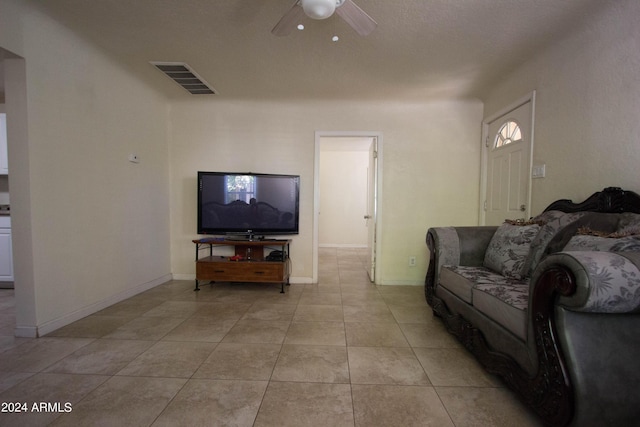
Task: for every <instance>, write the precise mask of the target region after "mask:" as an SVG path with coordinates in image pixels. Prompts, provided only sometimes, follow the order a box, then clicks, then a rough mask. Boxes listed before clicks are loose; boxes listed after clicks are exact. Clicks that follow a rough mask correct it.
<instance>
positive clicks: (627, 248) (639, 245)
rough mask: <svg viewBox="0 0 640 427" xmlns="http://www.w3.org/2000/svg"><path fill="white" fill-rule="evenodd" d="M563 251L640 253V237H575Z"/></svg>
mask: <svg viewBox="0 0 640 427" xmlns="http://www.w3.org/2000/svg"><path fill="white" fill-rule="evenodd" d="M563 251H606V252H640V235H633V236H622V237H605V236H592V235H582V234H578V235H575V236H573V237H572V238H571V240H569V243H567V245H566V246H565V247H564V250H563Z"/></svg>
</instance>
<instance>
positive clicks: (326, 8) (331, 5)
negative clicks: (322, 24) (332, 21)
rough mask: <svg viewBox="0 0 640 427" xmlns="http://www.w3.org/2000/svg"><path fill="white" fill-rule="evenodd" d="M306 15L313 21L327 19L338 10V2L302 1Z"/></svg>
mask: <svg viewBox="0 0 640 427" xmlns="http://www.w3.org/2000/svg"><path fill="white" fill-rule="evenodd" d="M301 4H302V9H303V10H304V13H305V14H306V15H307V16H308V17H309V18H313V19H327V18H328V17H330V16H331V15H333V12H335V10H336V0H302V1H301Z"/></svg>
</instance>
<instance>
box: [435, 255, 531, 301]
mask: <svg viewBox="0 0 640 427" xmlns="http://www.w3.org/2000/svg"><path fill="white" fill-rule="evenodd" d="M523 283H524V284H525V285H526V282H523V281H521V280H517V279H513V278H510V277H505V276H503V275H501V274H498V273H496V272H494V271H491V270H489V269H488V268H486V267H469V266H463V265H445V266H443V267H442V270H441V276H440V283H439V286H442V287H443V288H445V289H447V290H448V291H449V292H451V293H453V294H455V295H456V296H457V297H458V298H460V299H462V300H464V301H466V302H467V303H469V304H472V303H473V294H472V288H473V287H476V286H478V285H486V286H492V285H496V284H497V285H504V286H507V287H508V286H516V285H521V284H523Z"/></svg>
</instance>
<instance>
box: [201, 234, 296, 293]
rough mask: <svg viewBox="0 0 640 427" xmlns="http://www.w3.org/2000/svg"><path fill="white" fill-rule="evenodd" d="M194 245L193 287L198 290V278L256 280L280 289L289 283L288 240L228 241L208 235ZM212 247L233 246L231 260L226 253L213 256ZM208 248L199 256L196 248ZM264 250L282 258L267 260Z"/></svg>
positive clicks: (237, 280)
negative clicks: (278, 286) (273, 251)
mask: <svg viewBox="0 0 640 427" xmlns="http://www.w3.org/2000/svg"><path fill="white" fill-rule="evenodd" d="M193 243H195V244H196V288H195V289H194V290H195V291H199V290H200V281H202V280H205V281H210V282H216V281H218V282H256V283H280V284H281V288H280V292H281V293H284V285H285V284H286V285H287V286H289V273H290V271H289V270H290V266H291V261H290V260H289V244H290V243H291V240H289V239H283V240H267V239H265V240H228V239H223V238H215V237H208V238H202V239H197V240H193ZM214 246H233V247H234V251H235V256H234V257H241V259H239V260H233V259H232V257H229V256H219V255H213V248H214ZM207 247H208V248H209V251H208V256H205V257H203V258H200V251H201V250H202V249H206V248H207ZM265 249H269V250H279V251H282V253H283V257H282V260H276V261H269V260H267V259H266V258H265V256H264V252H265Z"/></svg>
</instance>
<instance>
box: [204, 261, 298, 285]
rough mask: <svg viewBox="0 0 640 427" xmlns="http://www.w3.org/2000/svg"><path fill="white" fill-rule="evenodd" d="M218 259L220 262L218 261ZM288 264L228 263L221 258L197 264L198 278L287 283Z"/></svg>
mask: <svg viewBox="0 0 640 427" xmlns="http://www.w3.org/2000/svg"><path fill="white" fill-rule="evenodd" d="M216 258H218V260H216ZM288 263H289V260H286V261H285V262H264V261H256V262H253V261H238V262H234V261H227V260H220V258H219V257H213V259H207V258H205V259H202V260H198V261H197V262H196V278H197V279H198V280H213V281H219V282H285V281H286V280H287V277H288Z"/></svg>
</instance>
